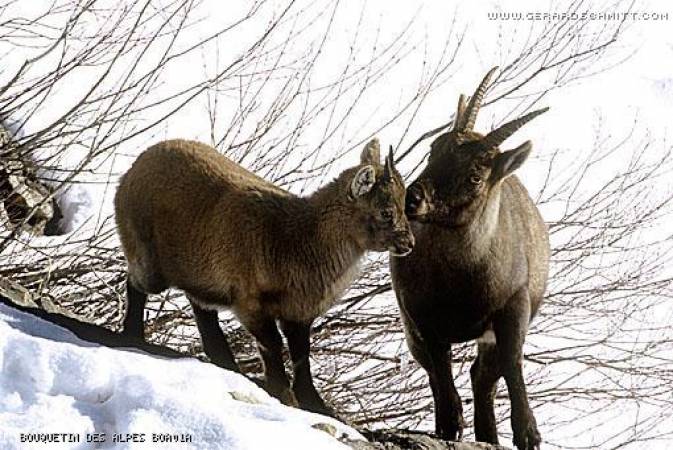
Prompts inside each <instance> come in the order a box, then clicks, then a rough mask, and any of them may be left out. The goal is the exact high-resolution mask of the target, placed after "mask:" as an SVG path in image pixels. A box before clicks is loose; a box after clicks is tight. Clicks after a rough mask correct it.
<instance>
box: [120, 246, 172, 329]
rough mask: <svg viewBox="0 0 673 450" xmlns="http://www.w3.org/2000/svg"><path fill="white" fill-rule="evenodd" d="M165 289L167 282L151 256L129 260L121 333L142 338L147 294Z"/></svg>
mask: <svg viewBox="0 0 673 450" xmlns="http://www.w3.org/2000/svg"><path fill="white" fill-rule="evenodd" d="M166 289H168V283H166V281H165V280H164V277H163V276H162V275H161V273H160V272H159V271H158V265H157V264H156V263H155V262H154V259H153V258H149V257H146V258H143V259H142V260H141V261H138V262H136V261H129V266H128V277H127V279H126V298H127V307H126V316H125V317H124V330H123V334H125V335H126V336H129V337H132V338H137V339H140V340H143V339H144V337H145V336H144V334H145V333H144V323H143V322H144V321H143V316H144V312H145V303H146V302H147V294H158V293H160V292H162V291H164V290H166Z"/></svg>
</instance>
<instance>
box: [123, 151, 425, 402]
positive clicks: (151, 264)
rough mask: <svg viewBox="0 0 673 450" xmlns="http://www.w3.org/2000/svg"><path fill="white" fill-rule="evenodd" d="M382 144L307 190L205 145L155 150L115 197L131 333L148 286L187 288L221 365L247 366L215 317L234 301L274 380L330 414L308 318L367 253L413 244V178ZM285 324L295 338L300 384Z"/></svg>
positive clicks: (281, 393) (277, 390)
mask: <svg viewBox="0 0 673 450" xmlns="http://www.w3.org/2000/svg"><path fill="white" fill-rule="evenodd" d="M379 153H380V151H379V144H378V141H377V140H372V141H371V142H370V143H368V144H367V145H366V146H365V149H364V150H363V152H362V156H361V162H360V165H358V166H356V167H354V168H351V169H348V170H346V171H344V172H343V173H342V174H341V175H340V176H339V177H338V178H337V179H336V180H334V181H333V182H331V183H329V184H327V185H326V186H324V187H323V188H321V189H319V190H318V191H316V192H315V193H314V194H313V195H311V196H309V197H305V198H302V197H298V196H296V195H294V194H291V193H289V192H287V191H285V190H283V189H280V188H278V187H276V186H274V185H273V184H271V183H269V182H267V181H265V180H264V179H262V178H260V177H258V176H256V175H254V174H252V173H251V172H248V171H247V170H245V169H243V168H242V167H240V166H239V165H237V164H235V163H234V162H232V161H231V160H229V159H227V158H226V157H224V156H223V155H221V154H219V153H218V152H217V151H216V150H215V149H213V148H211V147H208V146H207V145H204V144H200V143H198V142H192V141H183V140H172V141H166V142H162V143H160V144H157V145H155V146H153V147H151V148H149V149H148V150H147V151H145V152H144V153H143V154H142V155H141V156H140V157H139V158H138V159H137V161H136V162H135V163H134V164H133V166H132V167H131V169H130V170H129V171H128V173H126V175H124V177H123V178H122V180H121V183H120V185H119V189H118V191H117V195H116V197H115V209H116V218H117V225H118V229H119V235H120V238H121V242H122V246H123V249H124V253H125V255H126V258H127V260H128V282H127V289H128V300H129V305H128V310H127V314H126V318H125V320H124V330H125V332H126V333H129V334H131V335H135V336H138V337H141V338H142V336H143V312H144V305H145V301H146V298H147V294H148V293H159V292H161V291H163V290H165V289H167V288H169V287H177V288H180V289H182V290H184V291H185V293H186V295H187V297H188V298H189V300H190V302H191V304H192V308H193V310H194V315H195V318H196V322H197V326H198V329H199V332H200V334H201V339H202V341H203V346H204V351H205V352H206V354H207V355H208V356H209V357H210V359H211V360H212V361H213V362H214V363H215V364H218V365H220V366H222V367H225V368H227V369H231V370H238V367H237V365H236V362H235V360H234V356H233V354H232V352H231V350H230V348H229V346H228V344H227V342H226V338H225V337H224V335H223V333H222V331H221V329H220V326H219V322H218V318H217V311H218V310H221V309H231V310H232V311H233V312H234V313H235V314H236V316H237V317H238V319H239V320H240V321H241V323H242V324H243V325H244V326H245V327H246V328H247V329H248V330H249V331H250V332H251V333H252V334H253V335H254V336H255V338H256V339H257V341H258V344H259V350H260V353H261V355H262V358H263V360H264V365H265V375H266V382H267V389H268V390H269V391H270V392H271V393H272V394H274V395H276V396H277V397H279V398H280V399H281V400H283V401H284V402H285V403H288V404H295V403H297V402H298V403H299V405H300V406H302V407H304V408H306V409H310V410H313V411H317V412H324V413H329V412H330V411H329V409H328V408H327V407H326V405H325V404H324V402H323V401H322V399H321V398H320V396H319V395H318V393H317V392H316V390H315V387H314V385H313V380H312V377H311V373H310V367H309V359H308V355H309V333H310V328H311V324H312V322H313V321H314V319H315V318H316V317H318V316H319V315H321V314H323V313H324V312H325V311H326V310H327V309H328V308H329V307H330V306H331V305H332V304H333V302H334V301H335V299H336V298H337V297H338V296H339V295H340V294H341V293H342V291H343V290H344V289H346V288H347V287H348V286H349V284H350V283H351V281H352V280H353V278H354V277H355V276H356V275H357V273H358V267H359V261H360V259H361V258H362V256H363V255H364V253H365V251H367V250H374V251H386V250H390V251H392V252H394V253H397V254H400V255H403V254H406V253H408V252H409V251H411V248H412V246H413V243H414V240H413V236H412V234H411V232H410V229H409V224H408V222H407V220H406V217H405V215H404V196H405V189H404V184H403V182H402V180H401V178H400V175H399V173H398V172H397V171H396V170H395V168H394V165H393V162H392V157H391V156H389V157H388V158H387V159H386V163H385V165H382V164H381V163H380V155H379ZM276 321H278V323H279V324H280V327H281V329H282V331H283V333H284V334H285V336H286V337H287V339H288V345H289V350H290V354H291V358H292V361H293V365H294V382H293V387H292V389H290V384H289V381H288V378H287V376H286V374H285V369H284V364H283V358H282V346H283V343H282V338H281V335H280V333H279V330H278V328H277V325H276Z"/></svg>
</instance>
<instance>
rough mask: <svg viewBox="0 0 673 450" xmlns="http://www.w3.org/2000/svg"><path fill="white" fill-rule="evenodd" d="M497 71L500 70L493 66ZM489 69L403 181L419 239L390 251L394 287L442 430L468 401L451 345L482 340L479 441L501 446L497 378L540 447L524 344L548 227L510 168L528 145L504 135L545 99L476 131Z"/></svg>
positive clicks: (526, 440) (520, 439)
mask: <svg viewBox="0 0 673 450" xmlns="http://www.w3.org/2000/svg"><path fill="white" fill-rule="evenodd" d="M494 70H495V69H494ZM494 70H491V71H490V72H489V73H488V75H487V76H486V77H485V78H484V80H483V81H482V82H481V84H480V85H479V87H478V88H477V91H476V92H475V93H474V95H473V96H472V97H471V98H470V101H469V102H468V103H467V104H466V102H465V98H464V97H463V96H462V95H461V96H460V99H459V101H458V110H457V112H456V115H455V118H454V127H453V130H451V131H449V132H448V133H444V134H443V135H441V136H439V137H438V138H437V139H435V141H434V142H433V143H432V148H431V150H430V156H429V159H428V165H427V167H426V168H425V169H424V170H423V172H422V173H421V174H420V175H419V177H418V179H417V180H416V181H414V182H413V183H412V184H411V185H410V186H409V189H408V191H407V202H406V208H407V209H406V212H407V215H408V217H409V219H410V220H411V221H412V227H413V231H414V234H415V236H416V239H417V244H416V248H415V250H414V252H413V253H412V254H411V255H409V257H408V258H397V257H395V256H393V257H392V258H391V270H392V276H393V284H394V287H395V293H396V294H397V299H398V302H399V305H400V312H401V314H402V319H403V323H404V325H405V329H406V334H407V342H408V345H409V349H410V350H411V352H412V354H413V355H414V357H415V358H416V360H417V361H418V362H419V363H420V364H421V365H422V366H423V367H424V368H425V369H426V370H427V372H428V375H429V378H430V387H431V388H432V393H433V396H434V400H435V424H436V430H437V433H438V434H439V435H440V436H441V437H443V438H445V439H456V438H457V437H458V438H460V436H461V435H462V430H463V417H462V406H461V402H460V397H459V396H458V392H457V391H456V388H455V385H454V382H453V376H452V373H451V344H454V343H458V342H465V341H469V340H472V339H477V338H480V337H483V339H479V345H478V348H479V355H478V357H477V360H476V361H475V363H474V365H473V366H472V369H471V375H472V390H473V392H474V415H475V417H474V426H475V434H476V437H477V440H480V441H486V442H490V443H493V444H497V442H498V435H497V431H496V422H495V415H494V411H493V401H494V396H495V388H496V384H497V381H498V379H499V378H500V377H504V378H505V381H506V382H507V389H508V391H509V396H510V400H511V403H512V430H513V432H514V444H515V445H516V446H517V447H518V448H519V450H531V449H534V448H537V447H539V445H540V434H539V433H538V430H537V425H536V423H535V417H534V416H533V412H532V410H531V408H530V406H529V404H528V398H527V395H526V386H525V384H524V378H523V373H522V362H523V361H522V360H523V353H522V351H523V350H522V347H523V343H524V339H525V337H526V332H527V331H528V324H529V322H530V320H531V319H532V318H533V316H534V315H535V313H536V312H537V310H538V307H539V306H540V302H541V301H542V297H543V295H544V291H545V285H546V282H547V274H548V267H549V241H548V236H547V227H546V226H545V223H544V222H543V221H542V218H541V216H540V214H539V212H538V210H537V208H536V207H535V205H534V203H533V201H532V200H531V199H530V197H529V196H528V193H527V192H526V189H525V188H524V187H523V185H522V184H521V183H520V182H519V180H518V179H517V178H516V176H515V175H512V173H513V172H514V171H515V170H516V169H517V168H519V167H520V166H521V164H523V162H524V161H525V160H526V158H527V157H528V154H529V153H530V151H531V148H532V145H531V143H530V142H526V143H524V144H522V145H520V146H519V147H517V148H515V149H514V150H510V151H506V152H501V151H500V149H499V148H498V147H499V145H500V144H501V143H502V142H503V141H504V140H505V139H507V138H508V137H509V136H510V135H512V134H513V133H514V132H515V131H516V130H517V129H519V128H520V127H521V126H523V125H524V124H525V123H526V122H528V121H529V120H531V119H533V118H534V117H536V116H537V115H539V114H541V113H542V112H544V111H546V109H543V110H539V111H534V112H531V113H529V114H527V115H525V116H524V117H521V118H519V119H516V120H513V121H511V122H509V123H507V124H505V125H503V126H501V127H500V128H498V129H496V130H493V131H491V132H490V133H488V134H487V135H486V136H484V135H481V134H479V133H476V132H474V131H473V130H472V128H473V126H474V122H475V119H476V117H477V112H478V111H479V106H480V104H481V100H482V97H483V95H484V93H485V91H486V88H487V87H488V83H489V80H490V78H491V76H492V75H493V73H494Z"/></svg>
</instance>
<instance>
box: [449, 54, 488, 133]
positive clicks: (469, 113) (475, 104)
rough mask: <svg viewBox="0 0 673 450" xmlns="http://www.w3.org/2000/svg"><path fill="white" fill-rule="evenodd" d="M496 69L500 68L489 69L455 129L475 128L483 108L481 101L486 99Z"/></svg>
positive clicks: (467, 129) (460, 130)
mask: <svg viewBox="0 0 673 450" xmlns="http://www.w3.org/2000/svg"><path fill="white" fill-rule="evenodd" d="M496 70H498V67H497V66H496V67H494V68H492V69H491V70H489V71H488V73H487V74H486V76H485V77H484V79H483V80H481V83H479V86H478V87H477V90H476V91H474V95H472V97H470V101H469V102H468V104H467V106H466V107H465V111H464V112H463V114H461V116H460V120H459V121H458V122H457V124H456V126H455V127H454V130H456V131H458V132H464V131H472V128H474V122H475V121H476V120H477V113H478V112H479V109H480V108H481V101H482V100H483V99H484V94H485V93H486V89H487V88H488V85H489V83H490V82H491V78H493V74H494V73H495V71H496Z"/></svg>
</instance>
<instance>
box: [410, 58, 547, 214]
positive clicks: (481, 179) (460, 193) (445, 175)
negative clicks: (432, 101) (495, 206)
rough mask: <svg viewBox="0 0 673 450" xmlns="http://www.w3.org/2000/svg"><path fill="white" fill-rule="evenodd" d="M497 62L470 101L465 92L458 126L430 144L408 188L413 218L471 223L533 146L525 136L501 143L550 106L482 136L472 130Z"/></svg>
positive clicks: (461, 100) (457, 115) (456, 121)
mask: <svg viewBox="0 0 673 450" xmlns="http://www.w3.org/2000/svg"><path fill="white" fill-rule="evenodd" d="M496 69H497V67H495V68H493V69H491V70H490V71H489V72H488V74H486V76H485V77H484V79H483V80H482V82H481V83H480V84H479V87H478V88H477V90H476V91H475V93H474V95H472V97H471V98H470V99H469V101H466V98H465V96H464V95H460V98H459V100H458V109H457V111H456V115H455V118H454V121H453V124H454V125H453V129H452V130H451V131H449V132H447V133H444V134H442V135H440V136H439V137H438V138H437V139H435V140H434V142H433V143H432V144H431V150H430V156H429V159H428V165H427V167H426V168H425V170H424V171H423V172H422V173H421V175H420V176H419V177H418V178H417V179H416V181H414V182H413V183H412V184H411V185H410V186H409V189H408V190H407V200H406V213H407V215H408V217H409V219H412V220H418V221H421V222H434V223H437V224H441V225H444V226H448V227H456V226H462V225H466V224H468V223H470V222H471V221H472V220H473V218H474V217H476V215H477V214H478V213H479V211H481V210H482V207H483V206H484V205H485V204H486V202H487V200H488V198H489V197H490V196H491V195H492V194H493V193H494V192H496V191H497V190H498V189H499V186H500V182H501V181H502V180H504V179H505V178H506V177H507V176H509V175H511V174H512V173H513V172H514V171H515V170H516V169H518V168H519V167H520V166H521V165H522V164H523V163H524V161H525V160H526V158H527V157H528V154H529V153H530V151H531V149H532V144H531V142H530V141H526V142H524V143H523V144H521V145H520V146H518V147H516V148H515V149H513V150H509V151H505V152H501V151H500V149H499V148H498V147H499V145H500V144H502V143H503V142H504V141H505V139H507V138H508V137H510V136H511V135H512V134H513V133H514V132H515V131H516V130H518V129H519V128H521V127H522V126H523V125H524V124H525V123H526V122H528V121H530V120H531V119H533V118H534V117H537V116H539V115H540V114H542V113H544V112H546V111H547V110H548V108H543V109H540V110H537V111H533V112H530V113H528V114H526V115H525V116H523V117H520V118H518V119H516V120H512V121H511V122H507V123H506V124H504V125H502V126H501V127H499V128H497V129H495V130H493V131H491V132H490V133H488V134H487V135H485V136H484V135H482V134H480V133H477V132H475V131H473V130H472V128H473V127H474V123H475V120H476V118H477V113H478V112H479V108H480V106H481V101H482V98H483V96H484V93H485V92H486V89H487V87H488V84H489V82H490V80H491V77H492V76H493V74H494V73H495V71H496Z"/></svg>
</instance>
